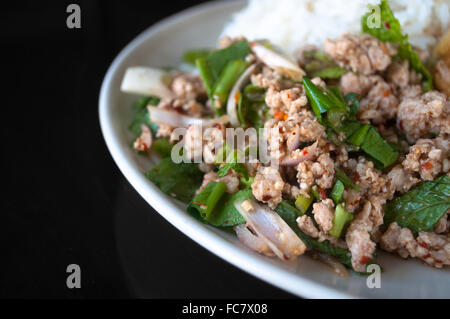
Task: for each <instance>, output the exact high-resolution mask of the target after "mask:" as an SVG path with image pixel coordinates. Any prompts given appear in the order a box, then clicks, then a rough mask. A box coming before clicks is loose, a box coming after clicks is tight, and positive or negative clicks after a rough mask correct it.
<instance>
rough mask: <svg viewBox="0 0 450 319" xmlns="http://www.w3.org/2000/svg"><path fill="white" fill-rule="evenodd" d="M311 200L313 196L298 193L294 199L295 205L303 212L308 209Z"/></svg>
mask: <svg viewBox="0 0 450 319" xmlns="http://www.w3.org/2000/svg"><path fill="white" fill-rule="evenodd" d="M312 202H313V196H309V197H306V196H305V195H300V196H299V197H298V198H297V199H296V201H295V207H297V209H298V210H299V211H300V212H301V213H302V215H303V214H305V213H306V212H307V211H308V208H309V207H310V206H311V204H312Z"/></svg>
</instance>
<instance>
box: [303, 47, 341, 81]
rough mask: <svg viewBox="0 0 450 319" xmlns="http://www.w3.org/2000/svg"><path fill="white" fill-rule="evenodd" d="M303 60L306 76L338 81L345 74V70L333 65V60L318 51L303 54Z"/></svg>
mask: <svg viewBox="0 0 450 319" xmlns="http://www.w3.org/2000/svg"><path fill="white" fill-rule="evenodd" d="M303 57H304V59H305V71H306V72H307V74H308V76H310V77H312V78H314V77H320V78H322V79H338V78H340V77H341V76H342V75H343V74H344V73H346V72H347V70H346V69H345V68H342V67H340V66H338V65H337V64H336V63H334V61H333V59H331V58H330V57H329V56H327V55H326V54H325V52H323V51H320V50H309V51H305V52H303Z"/></svg>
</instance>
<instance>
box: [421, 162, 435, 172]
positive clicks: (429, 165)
mask: <svg viewBox="0 0 450 319" xmlns="http://www.w3.org/2000/svg"><path fill="white" fill-rule="evenodd" d="M422 168H423V169H426V170H427V171H429V170H430V169H432V168H433V164H431V163H430V162H426V163H425V164H422Z"/></svg>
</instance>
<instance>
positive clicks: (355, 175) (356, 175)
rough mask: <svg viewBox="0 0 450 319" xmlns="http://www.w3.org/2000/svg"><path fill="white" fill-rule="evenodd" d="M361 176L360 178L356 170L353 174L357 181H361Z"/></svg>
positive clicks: (354, 179)
mask: <svg viewBox="0 0 450 319" xmlns="http://www.w3.org/2000/svg"><path fill="white" fill-rule="evenodd" d="M359 178H360V176H359V174H358V172H355V174H353V181H354V182H357V181H359Z"/></svg>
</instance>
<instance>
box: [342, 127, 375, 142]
mask: <svg viewBox="0 0 450 319" xmlns="http://www.w3.org/2000/svg"><path fill="white" fill-rule="evenodd" d="M369 129H370V125H369V124H364V125H363V126H361V127H360V128H359V129H357V130H356V132H355V133H353V134H352V135H351V136H350V137H349V138H348V139H347V141H348V142H349V143H350V144H352V145H355V146H361V144H362V143H363V142H364V139H365V138H366V135H367V132H368V131H369Z"/></svg>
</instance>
